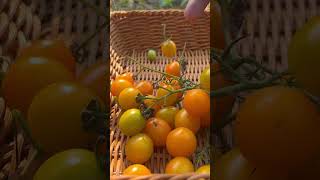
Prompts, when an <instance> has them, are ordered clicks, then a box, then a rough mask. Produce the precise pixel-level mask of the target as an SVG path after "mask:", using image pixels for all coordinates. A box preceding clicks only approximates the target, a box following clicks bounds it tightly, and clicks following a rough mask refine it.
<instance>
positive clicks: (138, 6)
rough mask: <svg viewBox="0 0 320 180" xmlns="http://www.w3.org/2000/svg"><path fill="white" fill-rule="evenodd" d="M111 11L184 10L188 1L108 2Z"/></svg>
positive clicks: (137, 0)
mask: <svg viewBox="0 0 320 180" xmlns="http://www.w3.org/2000/svg"><path fill="white" fill-rule="evenodd" d="M110 2H111V10H114V11H117V10H142V9H184V8H185V7H186V5H187V3H188V0H110Z"/></svg>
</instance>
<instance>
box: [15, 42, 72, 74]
mask: <svg viewBox="0 0 320 180" xmlns="http://www.w3.org/2000/svg"><path fill="white" fill-rule="evenodd" d="M31 57H46V58H49V59H53V60H55V61H58V62H60V63H62V64H64V66H65V67H66V68H67V69H68V70H69V71H70V72H72V73H75V71H76V61H75V58H74V57H73V55H72V52H71V50H70V49H69V48H68V47H67V45H66V44H65V42H64V41H63V40H61V39H55V40H36V41H34V42H32V43H31V45H30V46H27V47H25V48H23V49H21V52H20V53H19V55H18V58H17V60H21V59H29V58H31Z"/></svg>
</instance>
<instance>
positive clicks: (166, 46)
mask: <svg viewBox="0 0 320 180" xmlns="http://www.w3.org/2000/svg"><path fill="white" fill-rule="evenodd" d="M161 51H162V54H163V56H165V57H168V58H171V57H174V56H176V54H177V47H176V44H175V43H174V42H173V41H172V40H170V39H168V40H165V41H164V42H163V43H162V44H161Z"/></svg>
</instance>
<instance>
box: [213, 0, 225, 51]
mask: <svg viewBox="0 0 320 180" xmlns="http://www.w3.org/2000/svg"><path fill="white" fill-rule="evenodd" d="M212 3H213V5H212V7H213V8H212V14H211V15H212V18H211V24H212V31H211V35H210V38H211V42H212V43H211V46H212V47H213V48H217V49H224V47H225V41H224V33H223V28H222V22H221V11H220V5H219V4H218V3H217V2H216V1H213V2H212Z"/></svg>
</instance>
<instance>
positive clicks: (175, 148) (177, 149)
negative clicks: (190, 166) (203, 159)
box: [166, 127, 197, 157]
mask: <svg viewBox="0 0 320 180" xmlns="http://www.w3.org/2000/svg"><path fill="white" fill-rule="evenodd" d="M166 145H167V150H168V153H169V154H170V155H171V156H173V157H177V156H184V157H189V156H191V155H192V154H193V153H194V151H195V150H196V146H197V139H196V136H195V135H194V134H193V132H192V131H191V130H189V129H188V128H185V127H178V128H176V129H174V130H172V131H171V132H170V133H169V134H168V136H167V142H166Z"/></svg>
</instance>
